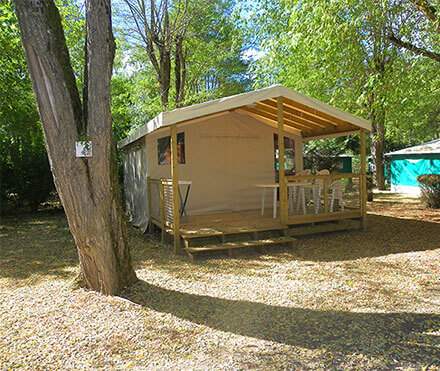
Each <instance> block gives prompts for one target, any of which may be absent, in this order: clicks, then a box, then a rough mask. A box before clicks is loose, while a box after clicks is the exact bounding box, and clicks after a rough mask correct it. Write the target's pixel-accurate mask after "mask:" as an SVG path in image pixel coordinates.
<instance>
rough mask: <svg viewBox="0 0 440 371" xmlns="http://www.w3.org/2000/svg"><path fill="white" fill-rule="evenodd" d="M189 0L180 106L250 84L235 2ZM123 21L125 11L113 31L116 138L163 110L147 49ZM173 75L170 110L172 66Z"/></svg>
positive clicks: (241, 88)
mask: <svg viewBox="0 0 440 371" xmlns="http://www.w3.org/2000/svg"><path fill="white" fill-rule="evenodd" d="M117 4H119V3H117ZM188 4H189V8H188V11H189V12H191V14H190V17H191V22H190V24H189V27H188V31H187V35H186V38H185V45H184V47H185V50H186V55H185V59H186V75H187V80H186V88H185V93H186V94H185V97H184V101H183V105H184V106H185V105H190V104H195V103H200V102H204V101H207V100H210V99H215V98H219V97H223V96H227V95H232V94H237V93H241V92H243V91H245V90H246V89H248V88H249V85H250V81H249V79H248V76H247V68H248V66H247V63H246V62H245V61H244V60H243V58H242V50H243V44H244V36H243V33H242V30H241V28H240V27H239V26H238V23H239V15H238V14H237V13H236V12H235V11H234V2H233V1H231V0H215V1H208V2H200V1H190V2H188ZM116 13H117V14H118V13H119V12H118V9H117V10H116ZM172 16H173V14H172ZM126 22H127V20H126V18H125V17H124V16H123V15H118V17H117V18H116V23H117V24H119V25H120V27H119V29H118V30H117V33H116V34H117V36H118V37H117V46H118V48H117V51H116V59H115V73H114V75H113V81H112V112H113V119H114V130H115V136H116V138H117V139H121V138H123V137H124V136H126V134H127V133H128V132H129V130H130V129H132V128H135V127H138V126H140V125H142V124H144V123H146V122H147V121H148V120H150V119H151V118H153V117H154V116H156V115H157V114H159V113H160V112H161V111H162V108H161V102H160V97H159V84H158V82H157V80H156V78H155V72H154V71H153V67H152V65H151V63H150V62H149V60H148V58H147V55H146V52H145V50H144V49H143V48H141V47H140V46H138V43H137V42H136V40H133V37H132V35H131V34H130V33H129V30H128V31H127V28H129V27H128V25H127V23H126ZM171 80H172V84H171V89H170V109H173V108H175V106H174V101H173V99H172V97H174V95H175V86H174V70H172V76H171Z"/></svg>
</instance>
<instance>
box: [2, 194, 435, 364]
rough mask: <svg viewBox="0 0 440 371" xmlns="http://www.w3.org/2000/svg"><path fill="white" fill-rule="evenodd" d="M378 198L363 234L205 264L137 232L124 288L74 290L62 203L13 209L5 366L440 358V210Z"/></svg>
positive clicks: (8, 229)
mask: <svg viewBox="0 0 440 371" xmlns="http://www.w3.org/2000/svg"><path fill="white" fill-rule="evenodd" d="M370 206H371V210H372V211H373V212H374V213H375V214H374V215H373V214H372V215H369V227H368V231H367V232H361V231H352V232H347V233H336V234H328V235H321V236H314V237H309V238H305V239H302V240H300V241H298V246H297V247H296V248H294V249H276V250H273V251H272V250H271V251H269V252H268V253H266V254H257V253H252V252H246V253H243V254H239V255H238V256H237V257H236V258H233V259H232V258H227V257H224V256H217V257H215V258H212V259H209V260H201V261H198V262H196V263H192V262H190V261H189V260H187V259H186V258H184V257H175V256H173V255H172V254H171V252H170V251H169V250H168V249H164V248H161V247H160V246H159V245H158V244H157V243H156V242H155V241H154V240H147V239H146V238H145V237H143V236H140V235H139V234H138V233H137V232H136V231H134V230H133V231H131V236H130V241H131V243H132V246H133V254H134V259H135V262H136V268H137V274H138V276H139V278H140V282H139V283H138V284H136V285H135V286H133V287H132V288H130V289H129V290H127V291H126V292H125V293H124V294H123V295H122V296H121V297H105V296H102V295H99V294H97V293H93V292H87V291H85V290H72V287H71V281H72V279H73V278H74V277H75V275H76V273H77V260H76V256H75V251H74V248H73V243H72V240H71V238H70V236H69V233H68V230H67V228H66V224H65V221H64V218H63V217H62V216H61V215H56V214H55V215H50V214H42V215H38V216H29V217H23V218H20V219H19V220H18V219H6V220H4V221H3V224H2V225H1V227H0V243H1V245H0V246H1V247H0V369H10V368H27V369H122V368H124V369H125V368H130V367H131V368H134V369H203V370H206V369H292V368H294V369H295V368H296V369H329V368H333V369H335V368H336V369H340V368H348V369H390V368H399V367H400V368H403V369H428V370H434V369H440V341H439V339H440V233H439V232H440V224H439V223H435V222H436V221H438V220H439V219H436V218H438V214H436V213H434V214H433V216H432V217H431V216H430V217H429V219H428V218H420V217H419V215H418V214H417V213H418V212H420V213H423V211H422V210H423V209H422V208H420V207H419V206H417V205H416V204H414V205H412V206H411V208H412V214H409V215H407V214H406V215H405V219H402V218H397V217H396V213H397V211H396V209H398V208H399V207H402V208H403V209H406V208H405V206H402V205H401V206H398V205H397V206H396V204H395V203H390V202H388V201H387V203H383V204H380V203H374V204H373V205H370ZM411 215H412V218H411ZM416 219H417V220H416Z"/></svg>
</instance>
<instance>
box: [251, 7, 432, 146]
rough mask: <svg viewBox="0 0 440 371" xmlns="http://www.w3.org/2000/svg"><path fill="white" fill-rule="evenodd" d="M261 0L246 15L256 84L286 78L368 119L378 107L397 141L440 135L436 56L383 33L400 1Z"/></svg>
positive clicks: (392, 140) (396, 16)
mask: <svg viewBox="0 0 440 371" xmlns="http://www.w3.org/2000/svg"><path fill="white" fill-rule="evenodd" d="M256 3H257V5H258V6H257V7H256V9H255V10H252V12H253V13H251V15H249V16H248V18H249V20H250V21H249V22H248V23H249V24H248V28H250V29H251V31H250V33H252V35H253V37H254V38H255V35H256V41H255V44H256V45H257V46H258V48H259V49H260V54H262V57H261V58H260V59H258V60H257V61H255V62H254V63H252V65H251V70H252V73H253V78H254V81H255V84H254V85H255V86H256V87H260V86H266V85H269V84H273V83H282V84H284V85H286V86H289V87H292V88H293V89H295V90H298V91H300V92H303V93H305V94H307V95H311V96H313V97H316V98H317V99H320V100H323V101H325V102H328V103H330V104H332V105H334V106H337V107H340V108H341V109H344V110H348V111H350V112H352V113H354V114H357V115H360V116H364V117H366V118H372V115H373V114H375V113H376V114H377V112H378V111H381V112H382V113H383V114H384V115H385V127H386V139H387V141H388V143H390V145H393V146H396V145H400V146H404V145H408V144H414V143H418V142H421V141H424V140H429V139H432V137H435V136H438V135H439V134H440V124H439V121H440V117H439V116H440V111H439V108H438V102H439V101H440V89H438V87H439V86H440V74H439V73H438V63H437V64H436V62H434V61H432V60H430V59H427V58H421V57H414V56H413V55H412V54H410V53H408V52H406V51H402V50H397V49H396V48H395V47H394V46H393V45H391V44H390V43H389V42H388V41H387V38H386V32H387V28H388V27H390V25H391V24H393V25H395V24H397V23H398V22H401V20H400V18H399V17H400V16H401V11H402V10H401V8H400V7H399V4H398V2H382V1H373V0H367V1H359V0H343V1H330V2H329V1H325V0H306V1H283V0H278V1H273V2H267V1H265V0H259V1H256ZM409 27H410V26H409ZM382 63H383V66H382ZM382 68H383V69H382Z"/></svg>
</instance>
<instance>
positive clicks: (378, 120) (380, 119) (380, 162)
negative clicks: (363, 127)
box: [371, 115, 385, 190]
mask: <svg viewBox="0 0 440 371" xmlns="http://www.w3.org/2000/svg"><path fill="white" fill-rule="evenodd" d="M372 124H373V130H372V132H371V156H372V158H373V162H374V166H375V168H376V171H375V181H376V186H377V188H378V189H380V190H384V189H385V172H384V170H385V165H384V149H385V120H384V115H379V116H373V117H372Z"/></svg>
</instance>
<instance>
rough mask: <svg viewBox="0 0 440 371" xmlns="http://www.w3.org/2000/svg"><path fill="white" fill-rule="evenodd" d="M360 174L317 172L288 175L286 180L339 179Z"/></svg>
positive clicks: (356, 176)
mask: <svg viewBox="0 0 440 371" xmlns="http://www.w3.org/2000/svg"><path fill="white" fill-rule="evenodd" d="M359 177H360V174H357V173H338V174H329V175H323V174H315V175H312V174H310V175H288V176H286V178H285V179H286V181H288V182H296V181H298V180H315V179H322V180H337V179H345V178H346V179H350V178H359Z"/></svg>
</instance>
